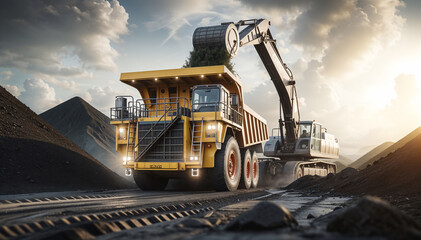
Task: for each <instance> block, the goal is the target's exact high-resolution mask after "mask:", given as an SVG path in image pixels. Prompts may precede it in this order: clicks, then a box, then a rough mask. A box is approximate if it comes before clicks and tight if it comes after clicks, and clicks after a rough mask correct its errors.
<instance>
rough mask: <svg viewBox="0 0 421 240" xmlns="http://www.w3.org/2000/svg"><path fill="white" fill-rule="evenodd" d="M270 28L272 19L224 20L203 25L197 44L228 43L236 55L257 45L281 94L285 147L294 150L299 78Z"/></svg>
mask: <svg viewBox="0 0 421 240" xmlns="http://www.w3.org/2000/svg"><path fill="white" fill-rule="evenodd" d="M243 27H244V28H243ZM269 27H270V21H269V20H267V19H252V20H242V21H239V22H237V23H235V24H234V23H222V24H221V25H220V26H211V27H200V28H197V29H196V31H195V32H194V34H193V45H194V47H195V48H198V47H202V46H217V45H225V47H226V48H227V51H228V52H229V53H230V54H231V56H232V57H233V56H235V55H236V53H237V52H238V48H239V47H243V46H248V45H253V46H254V47H255V49H256V51H257V53H258V54H259V56H260V59H261V60H262V62H263V64H264V65H265V68H266V70H267V72H268V73H269V76H270V77H271V80H272V82H273V84H274V85H275V88H276V91H277V93H278V96H279V101H280V117H279V129H280V131H281V136H282V137H281V146H282V149H281V150H282V152H293V151H294V148H295V144H296V142H297V139H298V131H299V129H298V123H299V122H300V112H299V106H298V98H297V92H296V89H295V81H294V78H293V75H292V72H291V70H290V69H289V68H288V67H287V65H286V64H285V63H284V62H283V60H282V58H281V55H280V54H279V51H278V48H277V47H276V41H275V39H274V38H273V36H272V34H271V32H270V29H269ZM241 28H242V29H241ZM240 29H241V31H240ZM238 31H239V33H238ZM284 127H285V133H284V132H283V130H284ZM284 136H285V138H284Z"/></svg>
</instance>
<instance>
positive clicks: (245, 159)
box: [239, 149, 253, 189]
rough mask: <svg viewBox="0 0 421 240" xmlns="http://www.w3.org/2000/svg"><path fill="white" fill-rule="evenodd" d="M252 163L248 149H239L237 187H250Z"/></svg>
mask: <svg viewBox="0 0 421 240" xmlns="http://www.w3.org/2000/svg"><path fill="white" fill-rule="evenodd" d="M252 173H253V165H252V162H251V154H250V150H248V149H243V150H241V180H240V185H239V188H242V189H244V188H245V189H250V187H251V182H252V177H251V176H252Z"/></svg>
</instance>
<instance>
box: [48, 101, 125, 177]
mask: <svg viewBox="0 0 421 240" xmlns="http://www.w3.org/2000/svg"><path fill="white" fill-rule="evenodd" d="M40 116H41V117H42V118H43V119H44V120H45V121H47V122H48V123H50V124H51V125H52V126H53V127H54V128H55V129H57V130H59V131H60V132H61V133H62V134H63V135H64V136H66V137H67V138H68V139H70V140H72V142H74V143H76V144H77V145H78V146H79V147H81V148H82V149H83V150H85V151H86V152H87V153H89V154H90V155H91V156H93V157H94V158H95V159H97V160H98V161H100V162H101V163H102V164H104V165H105V166H106V167H108V168H109V169H111V170H113V171H114V172H116V173H118V174H120V175H121V176H124V170H125V168H124V167H123V166H122V164H121V161H122V159H121V156H119V154H118V153H117V152H116V151H115V127H114V126H113V125H111V124H110V119H109V118H108V117H107V116H105V115H104V114H103V113H101V112H100V111H98V110H97V109H95V108H94V107H92V106H91V105H90V104H89V103H87V102H86V101H85V100H83V99H82V98H80V97H74V98H71V99H69V100H68V101H66V102H64V103H61V104H59V105H57V106H55V107H54V108H51V109H50V110H48V111H46V112H44V113H42V114H40ZM130 179H131V178H130Z"/></svg>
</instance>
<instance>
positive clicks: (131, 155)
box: [126, 122, 137, 161]
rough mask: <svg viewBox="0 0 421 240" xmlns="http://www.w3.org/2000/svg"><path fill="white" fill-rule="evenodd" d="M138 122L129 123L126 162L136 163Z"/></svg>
mask: <svg viewBox="0 0 421 240" xmlns="http://www.w3.org/2000/svg"><path fill="white" fill-rule="evenodd" d="M136 126H137V124H136V122H129V126H128V131H127V149H126V161H134V159H135V154H136Z"/></svg>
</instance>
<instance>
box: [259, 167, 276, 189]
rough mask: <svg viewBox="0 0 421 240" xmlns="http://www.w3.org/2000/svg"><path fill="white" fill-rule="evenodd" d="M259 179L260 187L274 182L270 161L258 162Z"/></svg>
mask: <svg viewBox="0 0 421 240" xmlns="http://www.w3.org/2000/svg"><path fill="white" fill-rule="evenodd" d="M258 165H259V166H258V168H259V173H258V175H259V179H258V182H257V186H258V187H267V186H269V185H270V184H271V183H272V182H273V176H272V175H271V173H270V169H269V161H262V162H260V163H258Z"/></svg>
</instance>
